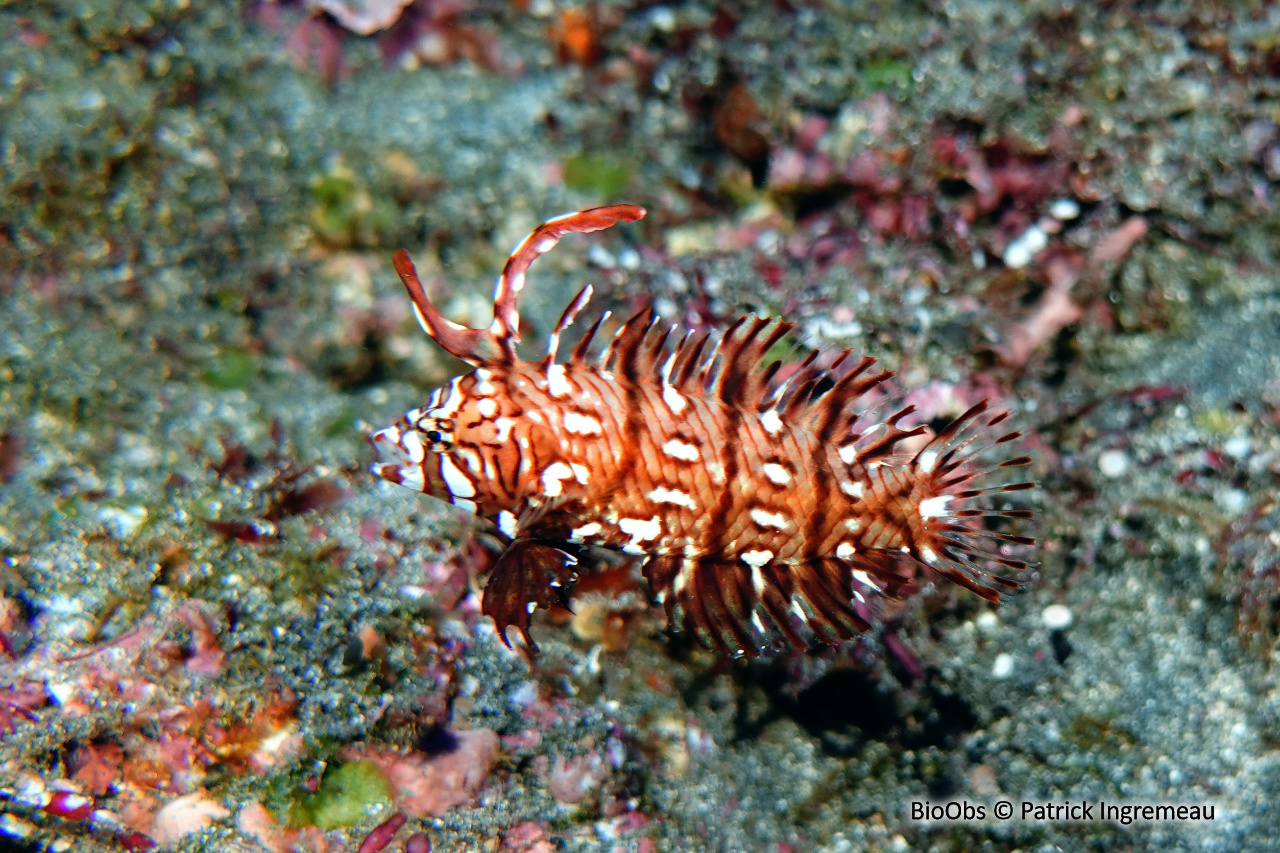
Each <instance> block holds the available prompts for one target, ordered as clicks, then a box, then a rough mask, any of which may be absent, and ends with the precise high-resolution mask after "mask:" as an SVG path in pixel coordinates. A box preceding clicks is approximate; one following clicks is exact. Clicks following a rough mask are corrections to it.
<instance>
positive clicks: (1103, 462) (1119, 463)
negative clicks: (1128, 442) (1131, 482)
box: [1098, 450, 1129, 477]
mask: <svg viewBox="0 0 1280 853" xmlns="http://www.w3.org/2000/svg"><path fill="white" fill-rule="evenodd" d="M1098 470H1099V471H1101V472H1102V476H1104V477H1123V476H1124V475H1125V472H1127V471H1128V470H1129V454H1127V453H1125V452H1124V451H1123V450H1107V451H1104V452H1102V453H1101V454H1099V455H1098Z"/></svg>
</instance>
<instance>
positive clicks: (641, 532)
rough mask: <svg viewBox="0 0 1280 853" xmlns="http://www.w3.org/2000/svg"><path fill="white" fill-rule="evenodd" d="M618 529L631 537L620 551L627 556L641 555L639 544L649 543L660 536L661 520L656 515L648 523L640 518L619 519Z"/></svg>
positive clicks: (641, 550)
mask: <svg viewBox="0 0 1280 853" xmlns="http://www.w3.org/2000/svg"><path fill="white" fill-rule="evenodd" d="M618 529H619V530H621V531H622V532H623V533H625V534H627V535H628V536H630V537H631V541H630V542H628V543H627V544H626V545H623V546H622V550H623V551H625V552H626V553H628V554H643V553H644V549H643V548H641V547H640V543H641V542H649V541H651V540H653V539H657V538H658V537H659V536H661V535H662V519H661V518H660V517H658V516H656V515H655V516H654V517H653V518H651V519H649V520H648V521H645V520H644V519H640V518H620V519H618Z"/></svg>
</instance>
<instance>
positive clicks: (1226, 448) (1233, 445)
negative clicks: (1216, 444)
mask: <svg viewBox="0 0 1280 853" xmlns="http://www.w3.org/2000/svg"><path fill="white" fill-rule="evenodd" d="M1222 452H1223V453H1225V454H1227V455H1228V456H1230V457H1231V458H1232V459H1243V458H1245V457H1246V456H1248V455H1249V454H1250V453H1252V452H1253V442H1252V441H1250V440H1249V437H1248V436H1247V435H1237V436H1233V437H1231V438H1228V439H1227V440H1226V441H1225V442H1224V443H1223V445H1222Z"/></svg>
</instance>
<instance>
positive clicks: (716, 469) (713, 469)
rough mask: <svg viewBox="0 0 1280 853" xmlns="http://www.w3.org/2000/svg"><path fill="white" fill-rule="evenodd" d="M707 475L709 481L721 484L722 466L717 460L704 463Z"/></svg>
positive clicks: (723, 480)
mask: <svg viewBox="0 0 1280 853" xmlns="http://www.w3.org/2000/svg"><path fill="white" fill-rule="evenodd" d="M706 469H707V476H708V477H710V478H711V482H712V483H714V484H716V485H717V486H723V485H724V482H725V476H724V466H723V465H721V464H720V463H719V462H708V463H707V464H706Z"/></svg>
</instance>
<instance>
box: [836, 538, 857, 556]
mask: <svg viewBox="0 0 1280 853" xmlns="http://www.w3.org/2000/svg"><path fill="white" fill-rule="evenodd" d="M856 553H857V549H855V548H854V547H853V546H852V545H850V544H849V543H848V542H841V543H840V544H839V545H837V546H836V556H837V557H839V558H840V559H841V560H847V559H849V558H850V557H852V556H853V555H854V554H856Z"/></svg>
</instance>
